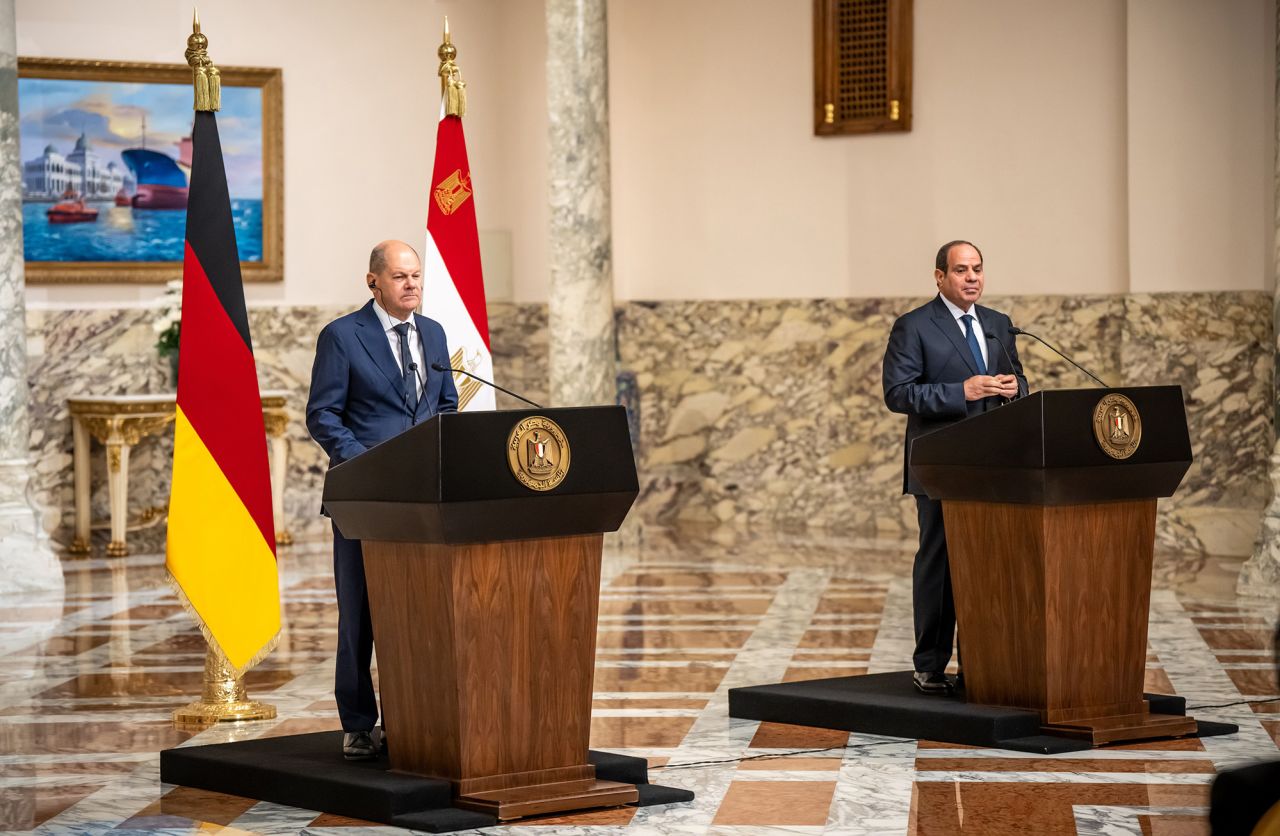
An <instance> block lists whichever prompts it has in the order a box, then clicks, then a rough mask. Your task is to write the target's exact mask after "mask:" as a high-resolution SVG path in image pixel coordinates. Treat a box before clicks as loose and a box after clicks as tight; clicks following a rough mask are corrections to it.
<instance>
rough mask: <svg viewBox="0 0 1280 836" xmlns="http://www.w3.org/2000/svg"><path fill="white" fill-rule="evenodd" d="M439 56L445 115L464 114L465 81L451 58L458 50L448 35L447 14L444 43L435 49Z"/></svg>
mask: <svg viewBox="0 0 1280 836" xmlns="http://www.w3.org/2000/svg"><path fill="white" fill-rule="evenodd" d="M436 55H438V56H440V95H441V96H442V97H443V98H444V112H445V115H446V116H465V115H466V114H467V83H466V82H465V81H463V80H462V70H459V69H458V65H457V64H455V63H454V62H453V59H455V58H457V57H458V50H457V48H456V47H455V46H454V45H453V39H452V38H451V37H449V16H448V15H445V18H444V43H442V44H440V49H439V50H437V51H436Z"/></svg>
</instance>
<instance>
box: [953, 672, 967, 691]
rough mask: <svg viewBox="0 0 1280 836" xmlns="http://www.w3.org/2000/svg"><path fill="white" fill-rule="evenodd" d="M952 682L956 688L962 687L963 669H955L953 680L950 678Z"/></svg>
mask: <svg viewBox="0 0 1280 836" xmlns="http://www.w3.org/2000/svg"><path fill="white" fill-rule="evenodd" d="M952 683H953V684H954V686H955V688H956V689H957V690H959V689H961V688H963V687H964V671H956V677H955V679H954V680H952Z"/></svg>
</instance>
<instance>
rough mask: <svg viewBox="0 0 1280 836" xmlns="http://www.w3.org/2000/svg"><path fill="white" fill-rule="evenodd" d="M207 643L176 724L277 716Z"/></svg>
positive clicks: (193, 60)
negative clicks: (194, 691) (192, 698)
mask: <svg viewBox="0 0 1280 836" xmlns="http://www.w3.org/2000/svg"><path fill="white" fill-rule="evenodd" d="M191 29H192V32H191V37H189V38H187V52H186V58H187V64H188V65H189V66H190V67H191V76H192V84H193V86H194V88H195V109H196V110H202V111H215V110H218V108H220V107H221V106H222V79H221V76H220V75H219V73H218V68H217V67H215V66H213V61H211V60H210V59H209V39H208V38H206V37H205V36H204V35H202V34H201V33H200V11H199V10H198V9H197V10H196V11H195V15H194V17H193V19H192V22H191ZM205 645H206V646H205V654H204V688H203V690H202V692H201V695H200V699H199V700H198V701H196V702H193V703H191V704H189V705H185V706H183V707H182V708H177V709H174V712H173V722H174V725H176V726H178V727H180V728H200V729H205V728H208V727H209V726H212V725H213V724H215V723H221V722H228V721H236V720H272V719H275V716H276V707H275V706H274V705H269V704H267V703H261V702H257V701H255V700H250V699H249V697H248V695H247V694H246V693H245V689H244V676H243V675H237V674H236V671H235V669H234V668H232V667H231V663H230V662H228V661H227V660H226V658H225V657H224V656H223V655H222V654H221V653H220V652H219V651H218V649H217V648H216V647H214V646H213V645H212V644H211V643H209V639H208V637H207V636H206V637H205Z"/></svg>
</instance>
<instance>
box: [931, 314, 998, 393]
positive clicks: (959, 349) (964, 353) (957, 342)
mask: <svg viewBox="0 0 1280 836" xmlns="http://www.w3.org/2000/svg"><path fill="white" fill-rule="evenodd" d="M933 324H934V325H936V326H938V330H940V331H941V332H942V334H943V336H945V337H946V338H947V339H949V340H951V344H952V345H953V346H955V347H956V353H957V354H959V355H960V359H961V360H964V362H965V365H967V366H968V367H969V371H971V372H973V373H974V374H977V373H978V364H977V363H976V362H974V359H973V352H972V351H970V350H969V344H968V343H967V342H965V339H964V334H962V333H961V332H960V326H959V325H958V324H956V318H955V317H953V316H952V315H951V311H950V309H948V308H947V306H946V305H945V304H944V303H943V301H942V297H941V296H935V297H934V298H933ZM983 327H986V326H983Z"/></svg>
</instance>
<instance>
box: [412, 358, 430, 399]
mask: <svg viewBox="0 0 1280 836" xmlns="http://www.w3.org/2000/svg"><path fill="white" fill-rule="evenodd" d="M409 369H410V371H412V372H413V373H414V374H416V375H417V376H418V383H420V384H421V385H422V390H423V391H424V392H425V391H426V390H427V382H426V381H425V380H423V379H422V372H420V371H418V364H417V363H415V362H412V361H410V362H409Z"/></svg>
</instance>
